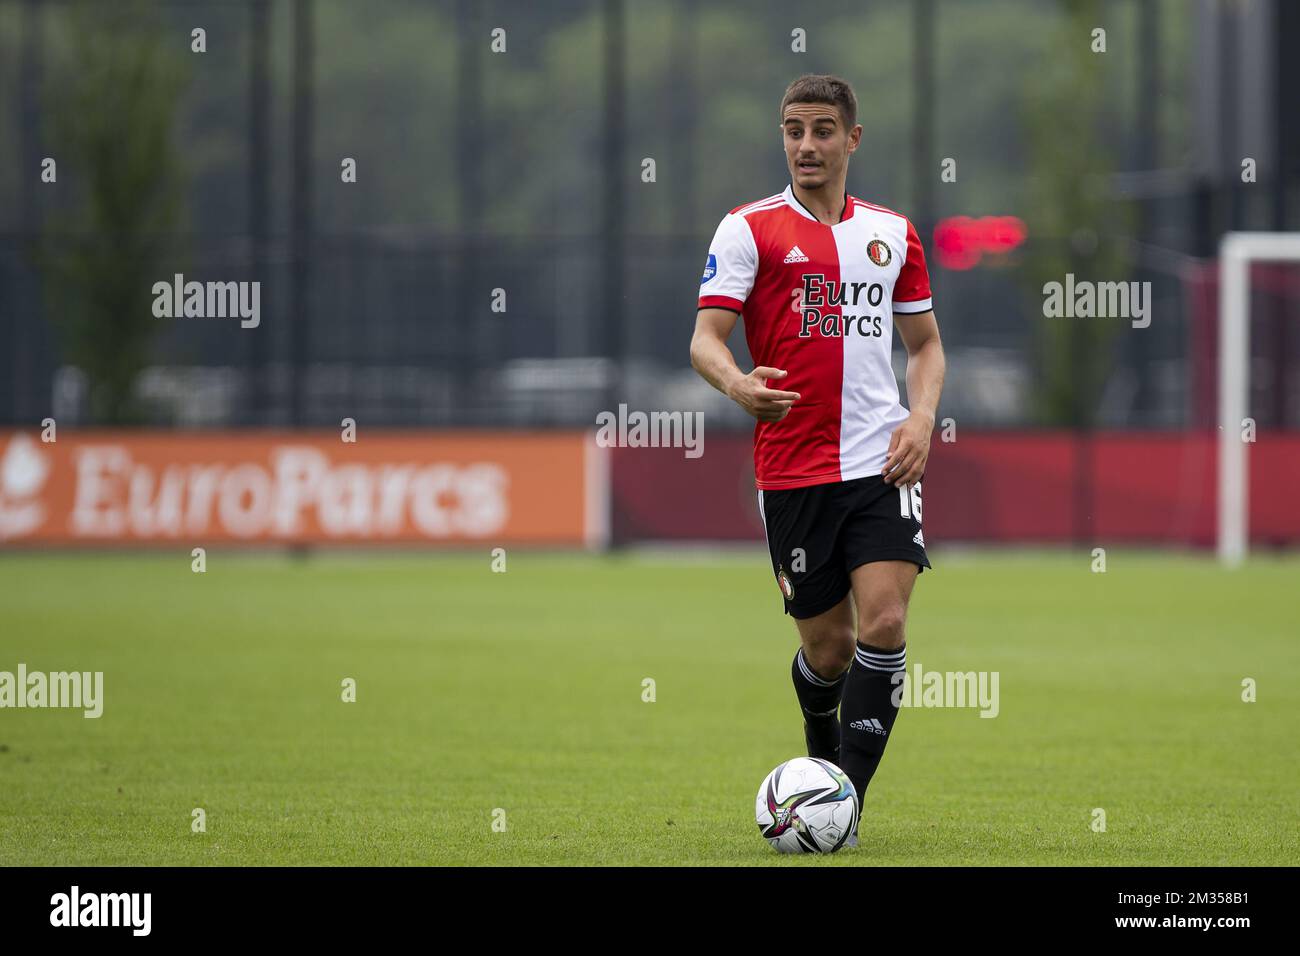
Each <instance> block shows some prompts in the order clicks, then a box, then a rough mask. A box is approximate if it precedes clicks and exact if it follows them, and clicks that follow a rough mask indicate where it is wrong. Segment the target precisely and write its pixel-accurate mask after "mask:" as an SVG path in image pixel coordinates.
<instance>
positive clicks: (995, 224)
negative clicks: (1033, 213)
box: [934, 216, 1028, 270]
mask: <svg viewBox="0 0 1300 956" xmlns="http://www.w3.org/2000/svg"><path fill="white" fill-rule="evenodd" d="M1027 235H1028V230H1027V229H1026V228H1025V223H1024V221H1023V220H1022V219H1020V218H1018V217H1016V216H983V217H981V218H979V219H972V218H971V217H970V216H949V217H948V218H947V219H941V220H939V222H938V223H937V224H936V225H935V227H934V248H935V250H936V251H937V252H938V254H939V264H940V265H942V266H943V267H944V268H945V269H958V270H964V269H973V268H975V266H977V265H979V262H980V259H981V258H983V256H984V255H985V253H988V254H989V255H998V254H1000V253H1005V252H1010V251H1011V250H1012V249H1014V248H1016V247H1017V246H1019V245H1020V244H1021V243H1023V242H1024V241H1025V237H1026V236H1027Z"/></svg>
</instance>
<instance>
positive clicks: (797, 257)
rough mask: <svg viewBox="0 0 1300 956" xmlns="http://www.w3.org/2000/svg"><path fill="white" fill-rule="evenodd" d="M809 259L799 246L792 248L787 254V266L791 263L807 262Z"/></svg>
mask: <svg viewBox="0 0 1300 956" xmlns="http://www.w3.org/2000/svg"><path fill="white" fill-rule="evenodd" d="M807 261H808V257H807V256H805V255H804V254H803V250H802V249H800V248H799V247H798V246H791V247H790V251H789V252H787V253H786V254H785V262H786V265H789V264H790V263H791V262H807Z"/></svg>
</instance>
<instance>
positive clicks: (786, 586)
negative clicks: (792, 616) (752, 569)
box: [776, 568, 794, 601]
mask: <svg viewBox="0 0 1300 956" xmlns="http://www.w3.org/2000/svg"><path fill="white" fill-rule="evenodd" d="M776 583H777V584H779V585H781V593H782V594H784V595H785V599H786V600H787V601H793V600H794V585H793V584H791V583H790V575H788V574H786V573H785V568H777V571H776Z"/></svg>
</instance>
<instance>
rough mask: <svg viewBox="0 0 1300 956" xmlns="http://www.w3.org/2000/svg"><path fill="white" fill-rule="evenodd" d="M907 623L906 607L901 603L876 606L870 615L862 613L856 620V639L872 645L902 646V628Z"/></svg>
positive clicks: (891, 648) (888, 647)
mask: <svg viewBox="0 0 1300 956" xmlns="http://www.w3.org/2000/svg"><path fill="white" fill-rule="evenodd" d="M906 623H907V609H906V608H905V607H903V606H902V605H901V604H893V605H886V606H885V607H882V608H878V609H876V610H875V612H874V613H872V614H871V615H870V616H868V615H866V614H863V615H862V617H861V619H860V620H859V621H858V640H859V641H861V642H862V643H863V644H870V645H871V646H872V647H883V648H885V649H887V650H893V649H895V648H899V647H902V646H903V639H904V638H903V629H904V626H905V625H906Z"/></svg>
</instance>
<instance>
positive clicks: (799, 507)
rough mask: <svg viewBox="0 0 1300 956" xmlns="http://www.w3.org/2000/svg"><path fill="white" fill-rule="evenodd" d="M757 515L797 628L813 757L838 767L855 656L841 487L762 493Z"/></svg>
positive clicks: (796, 668)
mask: <svg viewBox="0 0 1300 956" xmlns="http://www.w3.org/2000/svg"><path fill="white" fill-rule="evenodd" d="M758 504H759V512H760V514H761V516H762V518H763V527H764V529H765V530H766V532H767V544H768V551H769V552H770V554H771V557H772V571H773V573H774V574H775V575H776V583H777V586H778V587H779V588H780V590H781V598H782V601H783V603H784V606H785V612H786V613H787V614H789V615H790V616H791V617H793V618H794V619H795V623H796V625H797V626H798V628H799V638H800V645H801V646H800V648H799V650H798V651H796V652H795V657H794V661H793V663H792V664H791V665H790V673H791V677H792V678H793V680H794V688H795V694H796V696H797V697H798V698H799V708H800V710H801V711H802V712H803V717H804V737H805V741H806V742H807V744H808V755H809V756H810V757H820V758H822V759H824V760H829V761H831V762H832V763H835V764H838V763H839V747H840V727H839V718H838V716H837V711H838V710H839V703H840V691H841V689H842V688H843V686H844V673H845V671H846V670H847V668H848V666H849V663H850V662H851V661H852V659H853V629H854V609H853V603H852V597H851V595H850V584H849V574H848V567H847V566H846V564H845V562H844V558H843V554H842V553H841V550H840V546H839V528H840V524H841V523H842V521H843V512H842V510H841V509H842V499H841V496H839V495H838V494H837V486H836V485H815V486H812V487H806V488H790V489H783V490H778V491H763V492H760V493H759V497H758Z"/></svg>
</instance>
